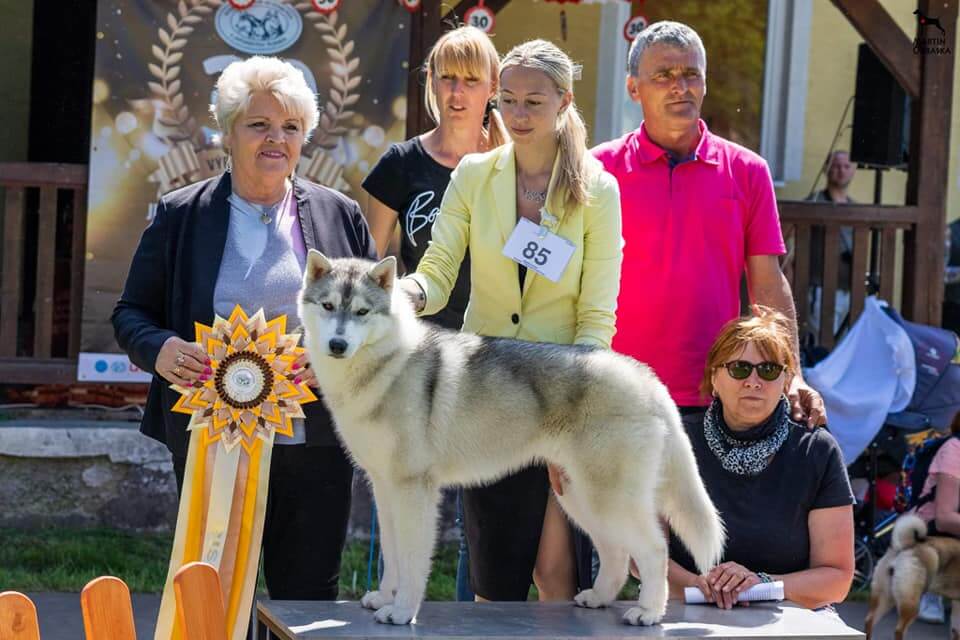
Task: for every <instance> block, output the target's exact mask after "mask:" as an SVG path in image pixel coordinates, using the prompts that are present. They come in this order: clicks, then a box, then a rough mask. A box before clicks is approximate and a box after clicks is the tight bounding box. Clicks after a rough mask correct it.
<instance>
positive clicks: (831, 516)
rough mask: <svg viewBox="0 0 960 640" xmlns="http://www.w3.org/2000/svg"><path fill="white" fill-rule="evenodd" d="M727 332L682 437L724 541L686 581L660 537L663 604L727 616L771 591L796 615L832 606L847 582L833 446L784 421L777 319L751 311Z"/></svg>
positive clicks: (844, 524)
mask: <svg viewBox="0 0 960 640" xmlns="http://www.w3.org/2000/svg"><path fill="white" fill-rule="evenodd" d="M755 312H756V313H757V315H756V316H753V317H748V318H739V319H735V320H732V321H730V322H729V323H727V324H726V326H724V327H723V329H722V330H721V332H720V335H719V337H718V338H717V340H716V342H714V344H713V347H712V348H711V350H710V353H709V356H708V360H707V366H706V371H705V373H704V378H703V382H702V384H701V391H703V393H704V395H705V396H709V395H713V403H712V404H711V405H710V407H709V408H708V409H707V413H706V415H705V417H704V421H703V424H702V425H698V426H697V427H695V428H690V427H689V426H688V427H687V431H688V435H689V436H690V441H691V444H692V445H693V450H694V453H695V454H696V457H697V466H698V467H699V470H700V476H701V477H702V478H703V482H704V484H705V485H706V488H707V492H708V493H709V494H710V498H711V499H712V500H713V504H714V505H715V506H716V507H717V510H718V511H719V512H720V515H721V517H722V518H723V520H724V523H725V525H726V529H727V544H726V550H725V552H724V557H723V562H721V563H720V564H719V565H718V566H716V567H714V568H713V569H712V570H711V571H709V572H708V573H707V574H705V575H697V574H696V573H695V571H696V569H695V565H694V563H693V559H692V558H691V557H690V555H689V554H688V553H687V550H686V549H685V548H684V547H683V545H682V543H681V542H680V541H679V540H678V539H677V538H676V537H674V536H672V535H671V537H670V566H669V571H668V578H669V582H670V594H671V597H676V598H682V597H683V588H684V587H691V586H696V587H699V588H700V590H701V591H702V592H703V594H704V595H705V596H706V598H707V600H709V601H711V602H714V603H716V605H717V606H718V607H721V608H724V609H729V608H730V607H732V606H733V605H734V604H736V601H737V594H739V593H740V592H741V591H744V590H746V589H748V588H750V587H751V586H753V585H755V584H757V583H760V582H767V581H774V580H782V581H783V583H784V590H785V596H786V598H787V599H788V600H791V601H793V602H794V603H796V604H799V605H801V606H804V607H808V608H811V609H813V608H817V607H823V606H825V605H829V604H832V603H835V602H840V601H842V600H843V599H844V597H845V596H846V595H847V591H848V590H849V588H850V582H851V580H852V579H853V567H854V560H853V508H852V505H853V502H854V498H853V492H852V491H851V490H850V481H849V480H848V479H847V473H846V469H845V468H844V463H843V459H842V457H841V455H840V448H839V447H838V446H837V443H836V441H835V440H834V439H833V436H831V435H830V433H828V432H827V431H826V430H825V429H814V430H808V429H806V428H804V427H802V426H800V425H798V424H796V423H794V422H793V421H792V420H791V419H790V413H789V410H788V409H789V405H788V403H787V400H786V398H785V396H784V393H785V392H786V390H787V389H788V388H789V387H790V379H791V377H792V376H793V375H795V374H796V373H797V362H796V358H795V356H794V351H793V346H792V337H791V333H790V329H789V323H788V321H787V319H786V317H785V316H783V315H782V314H780V313H778V312H776V311H773V310H771V309H766V308H763V307H755Z"/></svg>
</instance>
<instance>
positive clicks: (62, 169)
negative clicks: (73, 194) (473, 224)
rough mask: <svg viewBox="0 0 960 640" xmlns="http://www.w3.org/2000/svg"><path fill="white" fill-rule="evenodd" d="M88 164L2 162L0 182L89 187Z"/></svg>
mask: <svg viewBox="0 0 960 640" xmlns="http://www.w3.org/2000/svg"><path fill="white" fill-rule="evenodd" d="M88 173H89V172H88V170H87V165H85V164H56V163H50V162H0V184H17V185H23V186H29V187H39V186H41V185H45V184H52V185H57V186H58V187H83V188H84V189H86V188H87V176H88Z"/></svg>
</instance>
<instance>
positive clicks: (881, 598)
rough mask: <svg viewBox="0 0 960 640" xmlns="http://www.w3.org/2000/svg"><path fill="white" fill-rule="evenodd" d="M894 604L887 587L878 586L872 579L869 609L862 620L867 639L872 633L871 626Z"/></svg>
mask: <svg viewBox="0 0 960 640" xmlns="http://www.w3.org/2000/svg"><path fill="white" fill-rule="evenodd" d="M887 580H889V578H887ZM895 604H896V603H895V602H894V601H893V597H892V596H891V595H890V591H889V587H884V586H879V585H878V584H877V582H876V580H874V582H873V584H871V585H870V610H869V611H868V612H867V617H866V619H865V620H864V622H863V630H864V633H866V635H867V640H870V637H871V635H872V634H873V627H874V626H875V625H876V624H877V623H878V622H880V621H881V620H882V619H883V616H885V615H887V612H889V611H890V609H892V608H893V607H894V605H895Z"/></svg>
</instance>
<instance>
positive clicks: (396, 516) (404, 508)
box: [375, 480, 440, 624]
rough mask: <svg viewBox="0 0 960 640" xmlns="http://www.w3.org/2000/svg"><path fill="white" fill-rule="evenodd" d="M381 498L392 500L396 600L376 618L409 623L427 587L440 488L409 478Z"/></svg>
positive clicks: (395, 622)
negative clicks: (408, 480)
mask: <svg viewBox="0 0 960 640" xmlns="http://www.w3.org/2000/svg"><path fill="white" fill-rule="evenodd" d="M382 499H384V500H389V501H390V507H389V511H390V514H391V515H390V521H391V523H392V531H393V543H392V546H393V547H394V548H395V549H396V550H397V556H396V558H397V561H396V565H397V569H398V573H397V594H396V596H395V597H394V600H393V604H388V605H385V606H383V607H381V608H380V609H378V610H377V612H376V614H375V618H376V619H377V622H384V623H389V624H409V623H410V622H411V621H412V620H413V619H414V618H415V617H416V615H417V611H418V610H419V609H420V604H421V603H422V602H423V595H424V592H425V591H426V588H427V577H428V576H429V575H430V558H431V556H432V555H433V545H434V541H435V538H436V535H437V503H438V502H439V500H440V492H439V491H438V490H437V489H436V488H434V487H433V486H431V485H429V484H428V483H427V482H425V481H423V480H419V481H410V482H407V483H404V484H402V485H394V486H390V487H389V489H388V490H387V492H386V495H385V496H384V497H383V498H382Z"/></svg>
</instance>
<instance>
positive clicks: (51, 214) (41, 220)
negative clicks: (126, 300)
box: [33, 187, 57, 358]
mask: <svg viewBox="0 0 960 640" xmlns="http://www.w3.org/2000/svg"><path fill="white" fill-rule="evenodd" d="M37 216H38V220H37V289H36V291H37V295H36V297H35V298H34V300H33V308H34V329H33V356H34V357H35V358H49V357H50V355H51V349H50V347H51V342H52V340H53V285H54V275H55V268H56V250H57V245H56V243H57V188H56V187H41V189H40V208H39V210H38V211H37Z"/></svg>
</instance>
